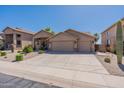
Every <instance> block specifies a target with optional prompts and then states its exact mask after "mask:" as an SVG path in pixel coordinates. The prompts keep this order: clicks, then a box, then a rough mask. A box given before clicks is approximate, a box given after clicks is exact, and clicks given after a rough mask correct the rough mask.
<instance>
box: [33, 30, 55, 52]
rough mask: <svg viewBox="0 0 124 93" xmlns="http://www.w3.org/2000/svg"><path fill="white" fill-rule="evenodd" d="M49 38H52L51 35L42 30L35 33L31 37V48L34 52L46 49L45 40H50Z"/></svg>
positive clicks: (46, 43)
mask: <svg viewBox="0 0 124 93" xmlns="http://www.w3.org/2000/svg"><path fill="white" fill-rule="evenodd" d="M51 36H53V34H52V33H49V32H46V31H43V30H41V31H39V32H37V33H36V34H35V35H34V37H33V47H34V48H35V49H36V50H39V49H41V48H43V49H48V42H47V39H48V38H50V37H51Z"/></svg>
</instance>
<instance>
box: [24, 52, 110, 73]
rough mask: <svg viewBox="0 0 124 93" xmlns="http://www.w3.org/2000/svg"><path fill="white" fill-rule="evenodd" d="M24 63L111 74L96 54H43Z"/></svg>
mask: <svg viewBox="0 0 124 93" xmlns="http://www.w3.org/2000/svg"><path fill="white" fill-rule="evenodd" d="M23 63H24V64H29V65H34V66H40V67H44V66H45V67H50V68H59V69H64V70H72V71H86V72H93V73H103V74H109V73H108V72H107V71H106V69H105V68H104V67H103V65H102V64H101V63H100V62H99V61H98V60H97V58H96V57H95V55H94V54H56V53H54V54H42V55H41V56H38V57H35V58H32V59H30V60H26V61H24V62H23Z"/></svg>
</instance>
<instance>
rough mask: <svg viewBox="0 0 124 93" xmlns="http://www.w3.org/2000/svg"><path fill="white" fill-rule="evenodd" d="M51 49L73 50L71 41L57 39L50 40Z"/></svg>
mask: <svg viewBox="0 0 124 93" xmlns="http://www.w3.org/2000/svg"><path fill="white" fill-rule="evenodd" d="M52 50H53V51H74V42H73V41H58V42H52Z"/></svg>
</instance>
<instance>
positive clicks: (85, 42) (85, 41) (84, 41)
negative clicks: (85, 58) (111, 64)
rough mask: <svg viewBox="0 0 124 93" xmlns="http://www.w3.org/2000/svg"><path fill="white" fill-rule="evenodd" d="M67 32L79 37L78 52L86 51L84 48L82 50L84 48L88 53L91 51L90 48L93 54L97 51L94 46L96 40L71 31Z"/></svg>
mask: <svg viewBox="0 0 124 93" xmlns="http://www.w3.org/2000/svg"><path fill="white" fill-rule="evenodd" d="M67 32H68V33H70V34H72V35H75V36H77V37H79V41H78V51H84V50H83V48H82V49H81V47H84V48H85V49H86V50H87V51H89V48H90V51H92V52H94V51H95V46H94V41H95V39H94V38H93V37H90V36H87V35H85V34H81V33H78V32H75V31H71V30H70V31H67ZM86 47H87V48H86Z"/></svg>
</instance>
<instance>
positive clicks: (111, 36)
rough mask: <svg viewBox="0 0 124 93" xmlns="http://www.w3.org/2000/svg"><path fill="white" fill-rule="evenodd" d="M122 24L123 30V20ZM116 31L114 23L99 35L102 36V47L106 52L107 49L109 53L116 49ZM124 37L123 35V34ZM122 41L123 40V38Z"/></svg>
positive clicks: (123, 20) (122, 20)
mask: <svg viewBox="0 0 124 93" xmlns="http://www.w3.org/2000/svg"><path fill="white" fill-rule="evenodd" d="M121 22H122V28H124V18H123V19H121ZM116 30H117V24H116V23H114V24H113V25H111V26H110V27H109V28H107V29H106V30H105V31H103V32H102V33H101V36H102V47H103V48H104V49H106V50H107V47H108V48H110V51H111V50H112V51H113V50H115V48H116ZM123 31H124V30H123ZM123 37H124V33H123ZM123 41H124V38H123Z"/></svg>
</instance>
